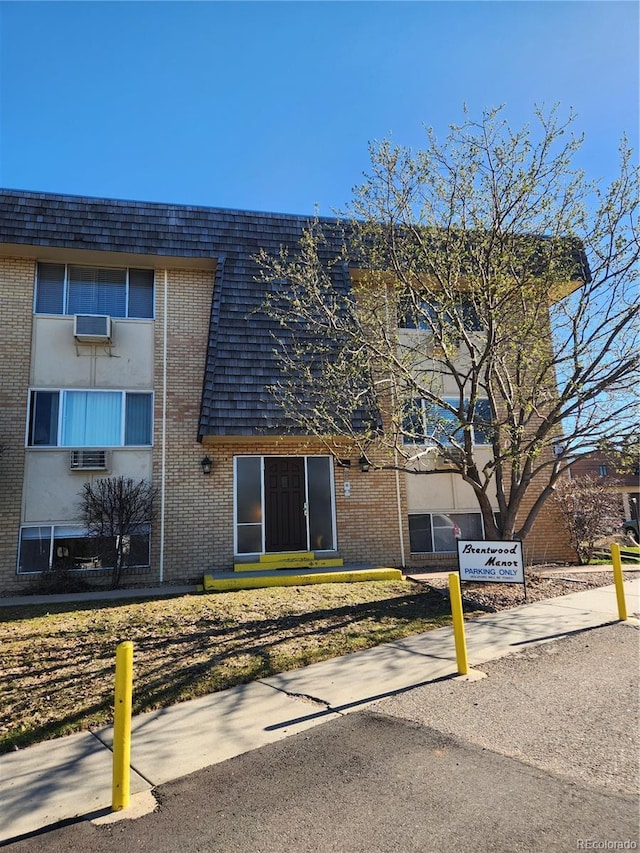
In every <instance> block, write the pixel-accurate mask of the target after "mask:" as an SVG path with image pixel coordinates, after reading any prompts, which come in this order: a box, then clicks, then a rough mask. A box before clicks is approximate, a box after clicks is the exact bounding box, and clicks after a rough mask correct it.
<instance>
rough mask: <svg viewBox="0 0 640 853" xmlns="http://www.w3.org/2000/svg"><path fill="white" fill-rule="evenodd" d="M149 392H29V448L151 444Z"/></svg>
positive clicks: (150, 395)
mask: <svg viewBox="0 0 640 853" xmlns="http://www.w3.org/2000/svg"><path fill="white" fill-rule="evenodd" d="M152 415H153V395H152V394H151V393H147V392H144V393H140V392H132V391H32V392H31V400H30V407H29V433H28V438H27V443H28V446H29V447H131V446H143V447H148V446H150V445H151V435H152Z"/></svg>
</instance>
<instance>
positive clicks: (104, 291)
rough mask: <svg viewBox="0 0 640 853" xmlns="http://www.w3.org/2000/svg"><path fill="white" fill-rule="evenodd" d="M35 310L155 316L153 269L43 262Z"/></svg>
mask: <svg viewBox="0 0 640 853" xmlns="http://www.w3.org/2000/svg"><path fill="white" fill-rule="evenodd" d="M35 312H36V314H108V315H109V316H111V317H129V318H134V317H135V318H143V319H144V318H149V319H150V318H153V270H144V269H125V268H115V267H113V268H112V267H87V266H79V265H77V264H41V263H39V264H38V269H37V276H36V296H35Z"/></svg>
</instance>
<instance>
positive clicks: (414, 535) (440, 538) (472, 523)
mask: <svg viewBox="0 0 640 853" xmlns="http://www.w3.org/2000/svg"><path fill="white" fill-rule="evenodd" d="M483 535H484V534H483V529H482V516H481V515H480V513H479V512H447V513H444V512H424V513H413V514H411V515H410V516H409V542H410V548H411V553H412V554H421V553H440V552H443V551H455V550H456V548H457V545H456V542H457V540H458V539H482V538H483Z"/></svg>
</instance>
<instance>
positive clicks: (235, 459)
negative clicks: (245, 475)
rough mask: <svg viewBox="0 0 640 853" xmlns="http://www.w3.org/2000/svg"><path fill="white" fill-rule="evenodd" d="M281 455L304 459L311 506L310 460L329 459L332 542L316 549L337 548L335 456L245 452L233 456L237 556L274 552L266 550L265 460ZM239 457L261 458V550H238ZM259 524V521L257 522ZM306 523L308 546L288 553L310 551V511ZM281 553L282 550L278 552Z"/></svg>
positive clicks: (234, 527)
mask: <svg viewBox="0 0 640 853" xmlns="http://www.w3.org/2000/svg"><path fill="white" fill-rule="evenodd" d="M273 456H277V457H281V458H287V457H291V458H296V459H300V458H302V459H304V477H305V505H306V507H308V506H309V465H308V460H309V459H312V458H322V459H328V460H329V466H328V468H329V489H330V494H331V527H332V542H331V547H329V548H322V549H314V550H319V551H322V552H332V551H335V550H336V548H337V517H336V490H335V470H334V465H333V457H332V456H331V455H330V454H328V453H307V454H302V453H298V454H295V453H291V454H287V453H243V454H237V455H235V456H234V457H233V553H234V555H235V556H236V557H243V556H247V555H248V554H266V553H274V552H267V551H266V550H265V544H266V543H265V490H264V460H265V458H268V457H273ZM239 459H259V460H260V502H261V507H260V508H261V513H260V525H261V534H260V550H259V551H242V552H240V551H239V550H238V527H239V524H238V470H237V465H238V460H239ZM256 524H257V523H256ZM305 525H306V540H307V547H306V548H303V549H302V551H301V552H296V551H288V552H287V553H290V554H295V553H304V552H305V551H309V550H310V548H309V545H310V541H309V540H310V517H309V512H308V511H307V512H306V513H305ZM277 553H280V552H277Z"/></svg>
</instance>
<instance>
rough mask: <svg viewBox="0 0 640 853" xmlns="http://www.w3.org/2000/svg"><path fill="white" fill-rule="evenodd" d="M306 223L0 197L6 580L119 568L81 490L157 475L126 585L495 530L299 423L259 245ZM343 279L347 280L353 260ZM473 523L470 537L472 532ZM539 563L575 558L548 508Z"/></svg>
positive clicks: (449, 490)
mask: <svg viewBox="0 0 640 853" xmlns="http://www.w3.org/2000/svg"><path fill="white" fill-rule="evenodd" d="M306 225H307V220H306V219H305V218H304V217H297V216H287V215H276V214H267V213H247V212H241V211H234V210H221V209H212V208H202V207H189V206H177V205H166V204H155V203H154V204H150V203H139V202H129V201H111V200H104V199H95V198H84V197H72V196H63V195H52V194H47V193H35V192H19V191H13V190H6V191H2V192H0V304H1V306H2V310H1V313H0V316H1V317H2V333H1V336H0V359H1V365H2V371H1V385H0V443H1V444H2V445H3V446H4V451H3V453H2V455H1V456H0V477H1V479H2V486H3V488H2V496H1V498H0V501H1V503H2V512H1V514H0V531H1V534H2V535H1V536H0V591H3V592H12V591H13V592H15V591H18V590H20V589H21V588H22V587H23V586H24V585H25V583H27V582H28V581H29V580H31V579H32V578H34V577H37V576H38V574H39V573H40V572H42V571H45V570H47V569H49V568H56V567H59V566H61V565H65V566H67V567H69V566H70V567H71V568H74V569H76V570H82V571H84V572H87V573H90V574H91V573H92V577H93V578H95V579H98V578H100V577H101V576H102V575H104V574H105V571H104V568H103V567H102V566H101V565H100V561H99V560H98V559H97V558H96V556H95V553H94V552H95V545H94V542H92V541H91V540H90V539H88V538H87V536H86V532H85V531H84V530H83V529H82V527H81V525H80V524H79V521H78V519H79V514H78V500H79V492H80V490H81V488H82V484H83V483H84V482H86V481H89V480H92V479H95V478H99V477H104V476H117V475H125V476H127V477H132V478H135V479H142V478H144V479H151V480H152V481H153V483H154V484H155V486H156V487H157V489H158V494H159V500H158V514H157V517H156V519H155V521H154V524H153V527H151V526H150V525H141V526H140V528H139V529H137V530H136V532H135V534H134V535H132V536H131V537H130V541H129V542H128V544H127V548H128V551H129V562H130V564H131V566H130V567H129V568H128V569H127V581H128V582H131V583H148V584H158V583H175V582H187V581H189V582H191V581H195V580H198V579H200V578H201V577H202V575H203V574H204V573H207V572H212V571H221V570H227V571H228V570H230V569H231V568H232V567H233V565H234V562H236V561H238V560H239V559H250V558H252V557H255V556H256V555H261V554H279V553H290V552H297V551H301V552H307V551H312V552H314V553H315V554H317V555H320V556H325V557H330V556H338V557H339V558H341V559H343V560H344V561H345V562H348V563H361V564H368V565H371V564H382V565H386V566H397V567H402V566H408V567H411V566H420V565H425V564H429V563H434V564H438V565H439V564H443V563H444V564H447V563H449V564H450V563H451V561H452V560H453V557H454V553H453V552H454V548H455V535H456V531H458V530H462V533H463V534H464V535H466V536H468V537H469V538H474V537H475V536H476V535H478V534H480V535H481V533H482V527H481V523H480V516H479V513H478V510H477V505H476V503H475V499H474V497H473V494H472V492H471V490H470V489H469V488H468V487H465V485H464V484H463V483H462V481H461V480H460V478H459V477H457V476H456V475H455V474H452V473H450V472H447V471H443V472H442V473H439V474H438V475H437V477H436V478H430V480H429V488H428V489H426V488H425V485H424V484H423V483H422V484H421V483H420V482H418V481H417V480H416V479H415V478H414V479H413V480H411V479H410V478H409V477H408V476H407V475H402V474H398V473H397V472H375V473H373V472H364V471H362V470H361V468H360V465H359V460H358V459H357V458H356V459H348V458H341V459H337V458H334V457H332V456H331V455H328V454H327V452H326V451H325V450H324V449H323V448H322V447H321V446H320V445H318V444H316V443H315V442H314V441H313V440H312V439H310V438H308V437H305V436H300V435H295V434H292V433H291V431H290V429H289V428H288V424H287V422H286V418H285V417H284V415H283V413H282V411H281V410H280V409H278V407H276V405H275V404H274V401H273V397H272V395H271V394H270V393H269V392H268V390H267V386H268V385H269V384H271V383H273V382H274V381H275V379H276V378H277V376H276V371H277V367H276V365H275V363H274V358H273V338H272V335H273V333H274V331H277V330H275V329H274V327H273V321H271V320H270V319H269V318H268V317H267V316H265V314H264V312H262V311H261V305H262V303H263V297H264V294H263V292H262V290H261V288H260V285H259V284H258V283H257V281H256V274H257V267H256V263H255V260H254V258H255V256H256V254H257V253H258V251H259V250H260V249H265V250H267V251H269V252H274V253H275V252H277V251H278V249H279V248H280V246H282V245H285V246H295V245H297V243H298V241H299V239H300V236H301V233H302V229H303V228H304V227H305V226H306ZM333 276H334V284H335V286H336V287H341V288H348V287H349V286H350V272H349V269H347V268H346V267H336V268H335V269H334V271H333ZM471 534H473V536H472V535H471ZM525 545H526V551H527V553H528V559H529V560H530V561H536V560H540V561H541V560H547V559H564V558H569V557H570V556H571V555H570V552H569V551H568V546H567V544H566V542H565V540H564V537H563V535H562V532H561V528H560V527H559V526H557V524H556V522H555V521H554V519H553V517H552V515H551V514H550V513H548V512H546V511H545V512H543V513H542V514H541V516H540V517H539V519H538V521H537V523H536V527H535V529H534V532H533V534H532V535H531V537H530V538H529V540H528V541H527V543H525Z"/></svg>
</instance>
